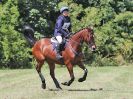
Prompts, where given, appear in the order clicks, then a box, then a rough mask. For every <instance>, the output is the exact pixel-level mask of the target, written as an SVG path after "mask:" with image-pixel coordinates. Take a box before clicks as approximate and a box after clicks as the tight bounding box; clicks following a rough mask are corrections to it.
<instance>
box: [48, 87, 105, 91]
mask: <svg viewBox="0 0 133 99" xmlns="http://www.w3.org/2000/svg"><path fill="white" fill-rule="evenodd" d="M64 90H66V91H102V90H103V88H99V89H94V88H91V89H62V90H61V89H49V91H64Z"/></svg>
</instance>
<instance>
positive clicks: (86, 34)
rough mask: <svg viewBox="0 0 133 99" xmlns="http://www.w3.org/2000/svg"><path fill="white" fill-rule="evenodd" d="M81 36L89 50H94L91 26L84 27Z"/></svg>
mask: <svg viewBox="0 0 133 99" xmlns="http://www.w3.org/2000/svg"><path fill="white" fill-rule="evenodd" d="M82 38H83V40H84V42H86V44H87V45H88V46H89V48H90V49H91V51H95V50H96V45H95V40H94V31H93V28H85V29H84V30H83V33H82Z"/></svg>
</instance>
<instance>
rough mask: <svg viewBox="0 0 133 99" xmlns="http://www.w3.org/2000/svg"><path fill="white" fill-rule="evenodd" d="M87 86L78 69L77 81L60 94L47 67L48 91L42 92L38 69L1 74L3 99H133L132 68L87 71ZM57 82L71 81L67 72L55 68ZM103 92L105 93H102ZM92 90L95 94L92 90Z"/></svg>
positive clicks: (5, 71) (43, 70)
mask: <svg viewBox="0 0 133 99" xmlns="http://www.w3.org/2000/svg"><path fill="white" fill-rule="evenodd" d="M88 70H89V73H88V77H87V79H86V81H85V82H82V83H79V82H78V78H80V77H81V76H82V75H83V71H82V70H81V69H80V68H78V67H75V68H74V74H75V77H76V79H75V81H74V83H73V84H72V85H71V86H69V87H67V86H63V85H61V86H62V88H63V90H62V91H58V90H56V88H55V85H54V83H53V81H52V79H51V77H50V75H49V70H48V69H47V68H46V67H45V66H44V67H43V68H42V72H43V74H44V76H45V79H46V84H47V89H46V90H43V89H41V81H40V78H39V76H38V74H37V73H36V71H35V69H24V70H20V69H19V70H0V99H133V66H122V67H88ZM55 72H56V77H57V79H58V81H59V82H60V83H61V82H64V81H67V80H69V79H70V78H69V74H68V71H67V69H66V68H56V71H55ZM100 88H102V89H103V90H99V89H100ZM92 89H93V90H92Z"/></svg>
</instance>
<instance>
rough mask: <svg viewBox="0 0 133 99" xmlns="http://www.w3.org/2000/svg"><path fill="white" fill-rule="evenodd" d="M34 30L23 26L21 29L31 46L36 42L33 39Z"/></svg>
mask: <svg viewBox="0 0 133 99" xmlns="http://www.w3.org/2000/svg"><path fill="white" fill-rule="evenodd" d="M34 32H35V31H34V29H33V28H31V27H30V26H29V25H25V26H24V27H23V34H24V37H25V38H26V39H27V41H28V42H29V43H30V45H31V46H33V45H34V44H35V42H36V38H35V37H34Z"/></svg>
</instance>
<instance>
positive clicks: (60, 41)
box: [56, 35, 62, 44]
mask: <svg viewBox="0 0 133 99" xmlns="http://www.w3.org/2000/svg"><path fill="white" fill-rule="evenodd" d="M56 39H57V41H58V43H59V44H61V43H62V37H61V36H60V35H59V36H56Z"/></svg>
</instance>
